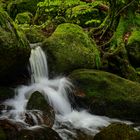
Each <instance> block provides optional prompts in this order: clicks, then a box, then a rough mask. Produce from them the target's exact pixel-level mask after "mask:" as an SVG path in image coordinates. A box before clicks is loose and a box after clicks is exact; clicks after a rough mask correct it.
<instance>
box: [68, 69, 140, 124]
mask: <svg viewBox="0 0 140 140" xmlns="http://www.w3.org/2000/svg"><path fill="white" fill-rule="evenodd" d="M69 77H70V78H71V79H72V80H73V82H74V83H75V85H76V86H77V87H78V88H79V89H81V90H82V91H83V92H84V93H85V94H86V97H83V98H84V99H83V101H84V105H86V106H87V107H88V108H90V109H89V110H90V111H91V112H92V113H95V114H99V115H107V116H110V117H115V118H116V117H118V118H122V119H128V120H132V121H138V122H140V118H139V116H140V109H139V108H140V84H139V83H137V82H133V81H130V80H126V79H124V78H121V77H119V76H117V75H114V74H111V73H108V72H104V71H98V70H88V69H81V70H75V71H73V72H72V73H71V74H70V76H69ZM78 102H80V100H79V101H78Z"/></svg>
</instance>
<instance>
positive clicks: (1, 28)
mask: <svg viewBox="0 0 140 140" xmlns="http://www.w3.org/2000/svg"><path fill="white" fill-rule="evenodd" d="M29 56H30V48H29V43H28V41H27V39H26V38H25V36H24V34H23V33H22V32H19V31H18V30H17V29H16V28H15V25H14V23H13V21H12V20H11V18H10V17H9V16H8V14H7V13H6V12H5V11H2V10H0V83H2V84H3V83H9V82H10V81H13V80H15V79H17V76H19V75H21V73H23V72H24V71H25V69H26V66H27V64H28V60H29Z"/></svg>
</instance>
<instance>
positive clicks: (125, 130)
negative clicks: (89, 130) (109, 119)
mask: <svg viewBox="0 0 140 140" xmlns="http://www.w3.org/2000/svg"><path fill="white" fill-rule="evenodd" d="M139 139H140V132H138V131H136V130H134V129H133V128H132V127H131V126H128V125H126V124H121V123H120V124H119V123H114V124H111V125H109V126H108V127H106V128H104V129H103V130H101V132H100V133H98V134H97V135H96V136H95V137H94V140H139Z"/></svg>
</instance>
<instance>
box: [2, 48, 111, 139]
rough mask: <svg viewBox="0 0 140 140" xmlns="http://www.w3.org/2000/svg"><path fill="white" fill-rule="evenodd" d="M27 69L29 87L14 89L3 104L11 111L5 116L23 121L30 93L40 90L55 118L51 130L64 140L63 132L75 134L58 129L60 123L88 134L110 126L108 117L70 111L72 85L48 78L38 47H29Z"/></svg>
mask: <svg viewBox="0 0 140 140" xmlns="http://www.w3.org/2000/svg"><path fill="white" fill-rule="evenodd" d="M30 66H31V84H30V85H29V86H20V87H18V88H17V89H16V93H17V94H16V96H15V97H14V98H13V99H10V100H7V101H6V102H5V104H6V105H8V106H11V107H12V108H13V110H10V111H9V112H8V113H7V112H6V113H4V116H7V117H8V118H12V119H14V120H17V121H22V122H24V117H23V116H22V114H23V113H24V112H26V106H27V102H28V100H29V98H30V96H31V94H32V93H33V92H35V91H39V92H40V93H42V95H43V96H44V97H45V99H46V100H47V101H48V102H49V104H50V105H51V106H52V107H53V109H54V111H55V116H56V121H55V124H54V126H53V128H54V129H55V130H56V131H57V132H58V133H59V134H60V135H61V136H62V138H63V139H64V140H66V139H69V138H68V137H67V136H65V135H66V133H73V135H75V134H74V132H70V131H68V130H67V132H66V130H65V128H64V129H63V128H62V127H61V125H62V124H63V125H64V126H66V128H70V129H71V131H73V130H75V129H84V130H85V131H88V132H89V133H91V134H95V133H97V132H99V129H98V128H100V127H104V126H107V125H109V124H110V119H109V118H107V117H100V116H96V115H91V114H90V113H88V112H87V111H85V110H81V111H77V110H73V109H72V107H71V104H70V101H69V96H68V94H69V92H68V91H71V87H72V83H71V82H70V81H69V80H68V79H67V78H65V77H58V78H55V79H49V77H48V66H47V59H46V56H45V54H44V52H43V50H42V49H41V47H39V46H37V47H35V48H32V50H31V56H30Z"/></svg>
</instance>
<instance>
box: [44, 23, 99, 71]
mask: <svg viewBox="0 0 140 140" xmlns="http://www.w3.org/2000/svg"><path fill="white" fill-rule="evenodd" d="M43 49H44V50H45V51H46V53H47V55H48V56H49V57H48V62H49V66H50V69H51V70H52V71H54V70H55V71H57V72H62V73H63V72H69V71H71V70H73V69H76V68H95V67H96V64H97V63H98V67H99V65H100V59H99V58H100V55H99V52H98V50H97V48H96V45H95V43H94V42H92V41H91V40H90V38H89V37H88V35H87V34H86V33H85V32H84V31H83V30H82V28H81V27H80V26H78V25H75V24H69V23H65V24H61V25H59V26H58V27H57V29H56V30H55V32H54V33H53V34H52V36H51V37H49V38H48V39H46V41H45V42H44V43H43ZM51 70H50V71H51Z"/></svg>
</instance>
